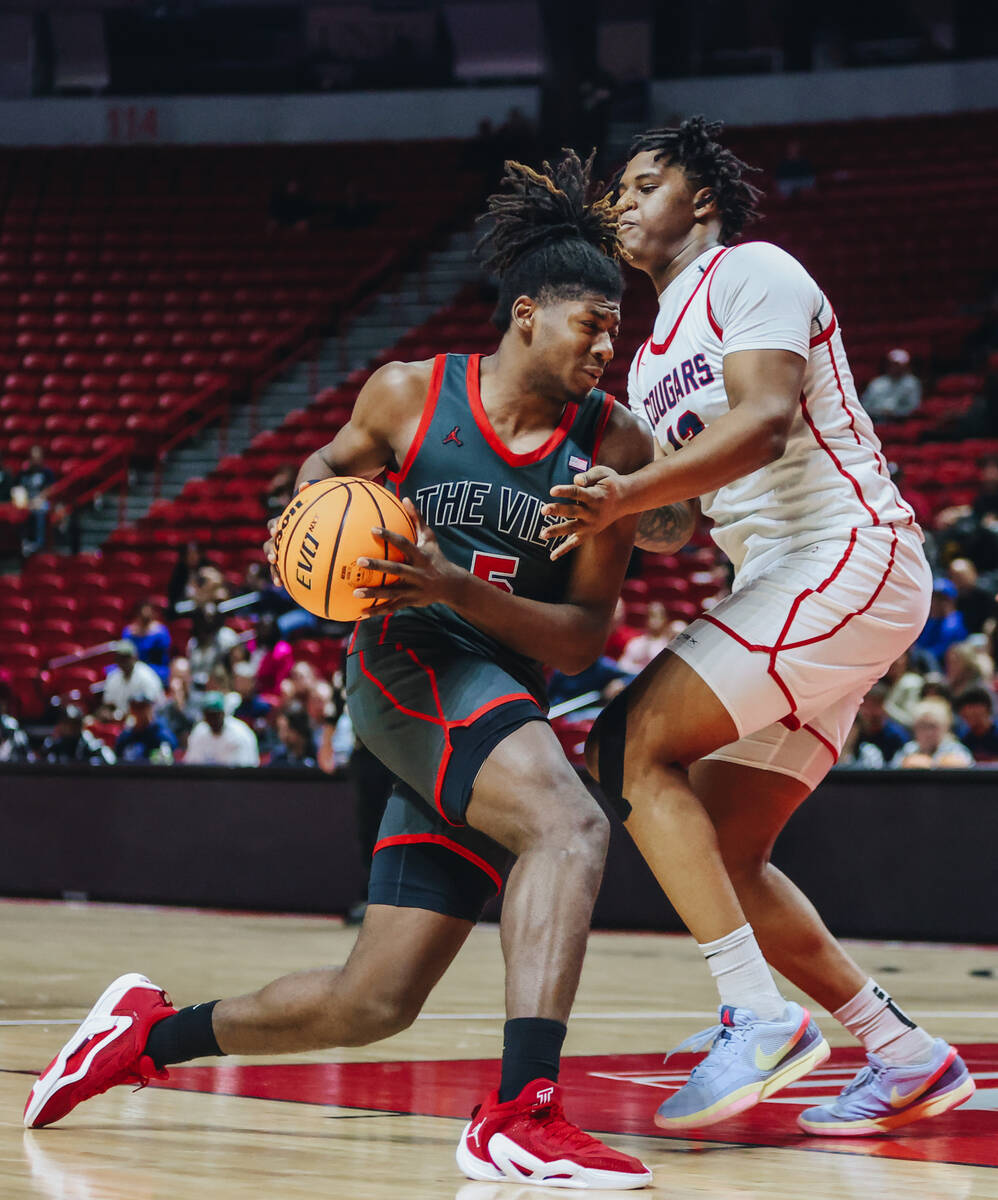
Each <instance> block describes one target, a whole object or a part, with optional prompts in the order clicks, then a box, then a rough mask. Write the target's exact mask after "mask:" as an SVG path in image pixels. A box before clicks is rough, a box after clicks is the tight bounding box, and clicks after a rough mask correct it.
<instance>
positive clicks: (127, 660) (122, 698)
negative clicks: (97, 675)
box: [103, 638, 163, 721]
mask: <svg viewBox="0 0 998 1200" xmlns="http://www.w3.org/2000/svg"><path fill="white" fill-rule="evenodd" d="M114 659H115V663H116V665H115V666H113V667H111V669H110V670H109V671H108V674H107V678H106V679H105V681H104V695H103V702H104V703H105V704H106V705H108V707H109V708H110V709H111V710H112V712H113V713H114V716H115V719H116V720H118V721H121V720H123V719H124V717H125V715H126V714H127V713H128V705H129V701H130V700H131V698H132V696H138V695H143V696H151V697H152V700H153V703H154V704H156V705H159V704H162V702H163V684H162V683H161V682H160V678H159V676H158V675H157V674H156V672H155V671H154V670H153V669H152V667H150V666H147V665H146V664H145V663H144V662H139V655H138V651H137V650H136V648H135V643H134V642H131V641H129V640H128V639H127V638H124V639H122V640H121V641H120V642H115V643H114Z"/></svg>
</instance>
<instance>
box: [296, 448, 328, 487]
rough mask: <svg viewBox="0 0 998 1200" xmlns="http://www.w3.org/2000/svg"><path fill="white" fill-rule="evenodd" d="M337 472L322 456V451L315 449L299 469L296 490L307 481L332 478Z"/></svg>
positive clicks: (312, 481)
mask: <svg viewBox="0 0 998 1200" xmlns="http://www.w3.org/2000/svg"><path fill="white" fill-rule="evenodd" d="M336 474H337V472H336V471H335V470H334V469H333V468H332V467H331V466H330V465H329V463H327V462H326V460H325V459H324V458H323V457H322V452H321V451H319V450H314V451H313V452H312V453H311V454H310V455H309V456H308V458H306V459H305V461H304V462H303V463H302V465H301V466H300V467H299V469H298V478H297V479H296V480H295V491H296V492H297V491H298V489H299V488H301V487H304V486H305V484H306V483H314V482H315V481H316V480H317V479H332V478H334V476H335V475H336Z"/></svg>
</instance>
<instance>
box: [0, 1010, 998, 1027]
mask: <svg viewBox="0 0 998 1200" xmlns="http://www.w3.org/2000/svg"><path fill="white" fill-rule="evenodd" d="M909 1011H910V1012H911V1015H912V1016H914V1017H918V1018H920V1019H921V1020H932V1021H961V1020H962V1021H998V1010H996V1011H992V1012H964V1011H961V1010H959V1009H954V1010H952V1011H950V1010H940V1011H936V1012H930V1011H918V1010H914V1009H912V1010H909ZM716 1018H717V1011H716V1010H713V1011H710V1012H708V1011H707V1010H702V1011H700V1010H697V1011H683V1010H680V1009H663V1010H661V1011H655V1012H635V1011H634V1010H633V1009H630V1010H628V1011H626V1012H599V1013H593V1012H576V1013H572V1015H571V1017H570V1018H569V1019H570V1020H572V1021H692V1020H706V1021H709V1020H711V1019H714V1020H716ZM80 1019H81V1018H79V1017H67V1018H63V1017H60V1018H58V1019H55V1020H50V1021H46V1020H38V1019H35V1020H24V1021H0V1027H4V1026H8V1027H9V1026H18V1025H79V1023H80ZM505 1019H506V1014H505V1013H504V1012H470V1013H461V1012H451V1013H420V1014H419V1017H418V1018H417V1020H420V1021H504V1020H505Z"/></svg>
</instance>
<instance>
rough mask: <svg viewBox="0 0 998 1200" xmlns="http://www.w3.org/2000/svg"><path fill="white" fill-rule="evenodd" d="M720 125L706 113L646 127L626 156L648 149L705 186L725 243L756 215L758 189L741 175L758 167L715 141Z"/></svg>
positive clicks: (630, 156) (756, 216)
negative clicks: (675, 125) (663, 125)
mask: <svg viewBox="0 0 998 1200" xmlns="http://www.w3.org/2000/svg"><path fill="white" fill-rule="evenodd" d="M723 128H724V125H723V123H722V122H721V121H708V120H707V119H706V117H690V118H689V120H687V121H683V122H682V123H681V124H680V126H679V128H678V129H649V130H648V131H647V132H646V133H641V134H639V135H638V136H637V137H636V138H635V139H634V141H633V142H631V146H630V149H629V150H628V152H627V157H628V158H633V157H634V156H635V154H641V153H643V152H644V151H646V150H650V151H652V152H653V153H654V154H655V159H656V161H658V160H659V159H665V160H666V162H667V164H668V165H669V166H670V167H682V169H683V171H684V172H685V173H686V176H687V178H688V179H689V180H690V182H691V183H692V184H693V185H694V186H695V187H709V188H710V189H711V191H712V192H713V193H714V200H715V202H716V204H717V210H718V212H719V213H720V214H721V233H720V240H721V242H722V244H723V245H725V246H729V245H730V244H731V243H732V242H733V241H735V240H736V239H737V238H738V237H739V235H740V234H741V232H742V230H743V229H744V228H745V226H746V225H749V224H751V223H752V222H753V221H756V220H758V219H759V211H758V206H759V201H760V199H761V198H762V192H761V191H760V190H759V188H757V187H754V186H753V185H752V184H751V183H749V182H748V180H747V179H745V178H743V176H745V175H747V174H748V173H749V172H755V171H758V169H759V168H758V167H750V166H749V165H748V164H747V163H744V162H742V160H741V159H740V158H738V157H737V155H735V154H733V153H732V152H731V151H730V150H726V149H725V148H724V147H723V146H722V145H721V144H720V142H718V141H717V139H718V137H719V136H720V134H721V130H722V129H723Z"/></svg>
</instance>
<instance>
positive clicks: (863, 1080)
mask: <svg viewBox="0 0 998 1200" xmlns="http://www.w3.org/2000/svg"><path fill="white" fill-rule="evenodd" d="M884 1070H885V1068H884V1067H876V1066H874V1065H873V1063H868V1064H867V1065H866V1066H865V1067H864V1068H863V1069H862V1071H860V1072H859V1074H858V1075H856V1076H855V1078H853V1079H851V1080H850V1081H849V1082H848V1083H847V1084H846V1085H845V1087H844V1088H843V1089H842V1091H841V1092H840V1093H839V1095H841V1096H848V1095H849V1094H850V1092H855V1091H857V1090H858V1089H859V1088H861V1087H865V1085H866V1084H867V1083H870V1082H876V1080H877V1078H878V1077H879V1076H880V1075H883V1073H884Z"/></svg>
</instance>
